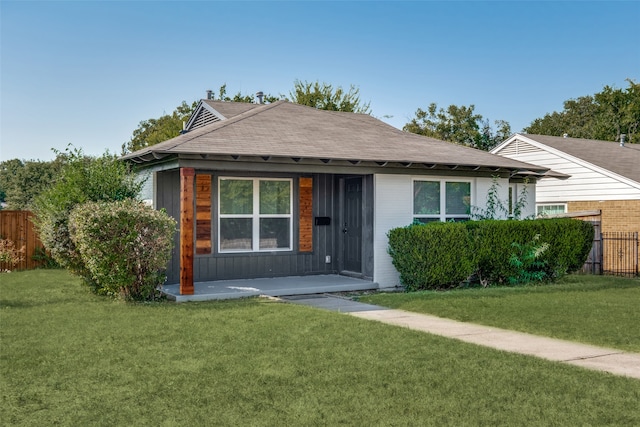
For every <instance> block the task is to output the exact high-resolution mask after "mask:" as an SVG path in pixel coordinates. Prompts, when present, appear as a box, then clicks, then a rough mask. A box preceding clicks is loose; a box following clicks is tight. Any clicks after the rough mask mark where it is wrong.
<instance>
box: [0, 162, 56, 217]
mask: <svg viewBox="0 0 640 427" xmlns="http://www.w3.org/2000/svg"><path fill="white" fill-rule="evenodd" d="M65 161H66V156H65V155H64V154H63V153H58V156H57V157H56V159H55V160H53V161H48V162H46V161H40V160H20V159H11V160H5V161H3V162H1V163H0V201H3V202H5V203H6V204H7V205H6V208H7V209H15V210H29V209H31V208H32V207H33V203H34V200H35V198H36V197H37V196H38V195H39V194H40V193H41V192H42V191H44V190H45V189H47V188H48V187H49V186H51V185H52V184H53V182H54V180H55V178H56V176H57V175H58V173H59V172H60V169H61V168H62V165H63V164H64V163H65Z"/></svg>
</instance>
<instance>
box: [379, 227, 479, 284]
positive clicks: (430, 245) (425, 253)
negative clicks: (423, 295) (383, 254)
mask: <svg viewBox="0 0 640 427" xmlns="http://www.w3.org/2000/svg"><path fill="white" fill-rule="evenodd" d="M388 237H389V253H390V254H391V257H392V260H393V265H394V266H395V267H396V269H397V270H398V272H399V273H400V281H401V282H402V284H403V285H404V286H405V288H406V289H407V290H410V291H414V290H420V289H439V288H448V287H452V286H456V285H458V284H459V283H460V282H461V281H463V280H465V279H466V278H467V277H469V275H470V274H471V273H472V272H473V269H474V262H473V253H472V245H471V242H470V240H469V234H468V232H467V230H466V228H465V225H464V224H462V223H432V224H424V225H423V224H414V225H410V226H408V227H403V228H395V229H393V230H390V231H389V233H388Z"/></svg>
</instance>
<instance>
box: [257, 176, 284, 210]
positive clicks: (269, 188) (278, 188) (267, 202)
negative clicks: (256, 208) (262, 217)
mask: <svg viewBox="0 0 640 427" xmlns="http://www.w3.org/2000/svg"><path fill="white" fill-rule="evenodd" d="M290 211H291V182H290V181H260V213H261V214H288V213H290Z"/></svg>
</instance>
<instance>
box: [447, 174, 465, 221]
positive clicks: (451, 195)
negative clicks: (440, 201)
mask: <svg viewBox="0 0 640 427" xmlns="http://www.w3.org/2000/svg"><path fill="white" fill-rule="evenodd" d="M445 191H446V207H445V213H446V214H447V215H450V214H456V215H459V214H463V215H468V214H469V207H470V205H471V183H470V182H447V183H446V186H445Z"/></svg>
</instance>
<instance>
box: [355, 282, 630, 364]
mask: <svg viewBox="0 0 640 427" xmlns="http://www.w3.org/2000/svg"><path fill="white" fill-rule="evenodd" d="M359 300H360V301H362V302H369V303H373V304H378V305H382V306H385V307H390V308H398V309H402V310H407V311H414V312H419V313H429V314H434V315H436V316H440V317H447V318H451V319H456V320H461V321H463V322H473V323H480V324H484V325H489V326H496V327H500V328H505V329H512V330H517V331H522V332H529V333H532V334H537V335H545V336H549V337H555V338H561V339H566V340H572V341H579V342H584V343H590V344H595V345H600V346H605V347H613V348H618V349H621V350H627V351H633V352H640V332H639V331H640V305H639V304H640V279H637V278H636V279H625V278H620V277H612V276H585V275H571V276H566V277H565V278H563V279H562V280H561V281H560V282H559V283H558V284H555V285H547V286H525V287H514V288H489V289H463V290H454V291H448V292H433V291H430V292H415V293H393V294H389V293H387V294H385V293H380V294H375V295H367V296H363V297H361V298H359Z"/></svg>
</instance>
